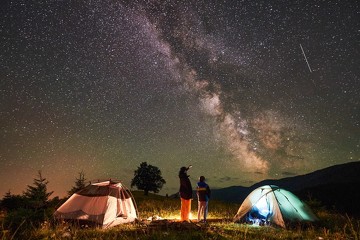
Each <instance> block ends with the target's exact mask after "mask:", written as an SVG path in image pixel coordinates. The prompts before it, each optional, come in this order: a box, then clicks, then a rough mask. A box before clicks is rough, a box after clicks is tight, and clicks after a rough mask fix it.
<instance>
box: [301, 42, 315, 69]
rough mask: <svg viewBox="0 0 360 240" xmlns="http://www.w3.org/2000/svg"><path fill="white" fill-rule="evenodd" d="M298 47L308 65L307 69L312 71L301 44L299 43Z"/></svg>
mask: <svg viewBox="0 0 360 240" xmlns="http://www.w3.org/2000/svg"><path fill="white" fill-rule="evenodd" d="M300 48H301V51H302V53H303V55H304V58H305V61H306V63H307V65H308V68H309V71H310V72H312V70H311V68H310V64H309V62H308V60H307V57H306V55H305V52H304V49H303V47H302V46H301V44H300Z"/></svg>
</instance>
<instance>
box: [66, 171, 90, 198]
mask: <svg viewBox="0 0 360 240" xmlns="http://www.w3.org/2000/svg"><path fill="white" fill-rule="evenodd" d="M85 181H86V179H85V174H84V172H83V171H81V172H79V178H76V181H75V186H73V187H72V188H71V190H70V191H68V194H69V197H70V196H71V195H73V194H74V193H76V192H78V191H79V190H81V189H83V188H85V186H86V184H85Z"/></svg>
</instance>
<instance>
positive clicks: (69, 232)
mask: <svg viewBox="0 0 360 240" xmlns="http://www.w3.org/2000/svg"><path fill="white" fill-rule="evenodd" d="M134 197H135V199H136V202H137V206H138V210H139V215H140V216H139V217H140V218H139V221H137V222H136V223H132V224H124V225H119V226H116V227H113V228H110V229H100V228H90V227H80V226H76V225H71V224H68V223H58V222H54V221H53V219H49V220H48V221H45V222H44V223H43V224H41V226H40V227H33V228H32V227H31V223H29V222H27V221H26V219H24V221H23V222H22V223H21V225H28V227H27V228H26V229H28V230H27V232H26V235H24V233H22V234H20V233H19V232H16V231H9V230H7V229H5V228H4V225H3V224H1V226H2V227H0V230H1V239H104V240H105V239H125V240H126V239H154V240H155V239H179V240H180V239H181V240H184V239H248V240H251V239H256V240H259V239H264V240H265V239H318V240H321V239H335V240H336V239H355V240H359V239H360V220H359V219H354V218H351V217H349V216H347V215H345V216H344V215H341V214H335V213H330V212H328V211H325V210H323V209H321V208H319V209H314V211H315V213H316V214H317V215H318V217H319V219H320V221H319V222H317V223H314V224H311V225H294V226H291V227H288V228H287V229H281V228H277V227H269V226H266V227H258V226H252V225H247V224H238V223H233V222H232V221H231V219H232V217H233V216H234V215H235V213H236V212H237V210H238V208H239V204H228V203H223V202H217V201H211V202H210V204H209V221H208V223H207V224H199V223H197V222H196V221H195V219H194V220H193V221H192V222H190V223H180V222H179V208H180V200H179V199H172V198H166V197H163V196H158V195H149V196H144V195H143V193H142V192H134ZM196 208H197V203H196V202H193V204H192V209H193V211H192V216H194V217H193V218H195V216H196ZM2 219H3V218H2ZM24 236H25V238H24Z"/></svg>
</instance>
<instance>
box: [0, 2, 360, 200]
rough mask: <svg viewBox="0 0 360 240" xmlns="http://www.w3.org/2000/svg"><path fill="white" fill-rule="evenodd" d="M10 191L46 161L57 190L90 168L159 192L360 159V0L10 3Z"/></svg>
mask: <svg viewBox="0 0 360 240" xmlns="http://www.w3.org/2000/svg"><path fill="white" fill-rule="evenodd" d="M1 5H2V6H1V8H0V43H1V44H0V79H1V82H0V101H1V105H0V106H1V107H0V131H1V134H0V195H1V196H3V195H4V194H5V193H6V192H7V191H8V190H10V191H11V192H12V193H14V194H18V193H22V191H24V190H25V189H26V186H27V185H28V184H32V182H33V179H34V178H36V176H37V172H38V170H41V171H42V174H43V176H44V177H45V178H47V180H48V181H49V184H48V190H49V191H55V193H54V194H53V195H52V196H53V197H54V196H65V194H66V191H68V190H70V189H71V187H72V186H73V185H74V182H75V178H77V177H78V176H79V172H81V171H83V172H84V173H85V178H86V179H88V180H93V179H98V178H100V179H104V178H113V179H114V178H116V179H120V180H123V182H124V183H125V185H126V186H128V187H130V181H131V179H132V178H133V176H134V171H135V170H136V169H137V167H138V166H139V165H140V163H141V162H147V163H148V164H151V165H154V166H157V167H159V169H160V170H161V171H162V176H163V178H164V179H165V180H166V181H167V184H165V185H164V188H163V190H162V191H161V192H160V194H166V193H168V194H173V193H175V192H176V191H177V190H178V176H177V175H178V171H179V168H180V167H181V166H187V165H189V164H192V165H193V168H192V169H191V170H190V171H189V174H190V176H191V181H192V183H193V185H195V182H196V180H197V179H198V177H199V176H200V175H204V176H205V177H206V178H207V182H208V183H209V185H210V187H211V188H221V187H228V186H233V185H241V186H250V185H252V184H254V183H256V182H258V181H260V180H263V179H268V178H284V177H289V176H295V175H299V174H305V173H309V172H312V171H315V170H318V169H322V168H325V167H328V166H332V165H336V164H341V163H346V162H352V161H359V160H360V147H359V145H360V137H359V136H360V128H359V119H360V116H359V115H360V114H359V113H360V111H359V100H360V97H359V96H360V81H359V76H360V57H359V56H360V52H359V42H360V17H359V16H360V2H359V1H356V0H348V1H347V0H334V1H328V0H323V1H317V0H315V1H314V0H289V1H282V0H277V1H274V0H264V1H252V0H251V1H241V0H238V1H225V0H192V1H177V0H164V1H159V0H148V1H106V0H97V1H81V0H80V1H61V0H48V1H32V0H14V1H10V0H5V1H2V4H1Z"/></svg>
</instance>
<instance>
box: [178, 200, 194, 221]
mask: <svg viewBox="0 0 360 240" xmlns="http://www.w3.org/2000/svg"><path fill="white" fill-rule="evenodd" d="M190 211H191V199H184V198H181V212H180V220H181V221H189V220H190V219H189V217H190Z"/></svg>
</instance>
